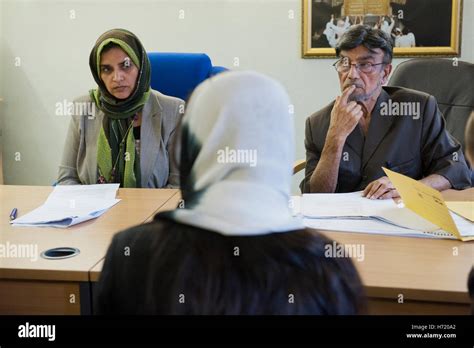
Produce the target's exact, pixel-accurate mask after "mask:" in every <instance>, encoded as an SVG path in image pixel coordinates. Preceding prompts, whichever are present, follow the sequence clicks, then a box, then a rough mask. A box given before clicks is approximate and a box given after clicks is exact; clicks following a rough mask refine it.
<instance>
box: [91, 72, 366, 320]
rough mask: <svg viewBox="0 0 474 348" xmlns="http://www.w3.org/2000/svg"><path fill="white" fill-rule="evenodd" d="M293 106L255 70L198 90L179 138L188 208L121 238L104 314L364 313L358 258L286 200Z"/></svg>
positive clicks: (106, 275) (108, 269)
mask: <svg viewBox="0 0 474 348" xmlns="http://www.w3.org/2000/svg"><path fill="white" fill-rule="evenodd" d="M290 104H291V103H290V101H289V98H288V95H287V94H286V92H285V90H284V89H283V87H282V86H281V85H280V84H279V83H277V82H276V81H274V80H272V79H270V78H268V77H266V76H263V75H261V74H258V73H254V72H226V73H223V74H221V75H218V76H216V77H214V78H211V79H209V80H207V81H206V82H204V83H202V84H201V85H200V86H199V87H198V88H197V89H196V90H195V92H194V93H193V95H192V96H191V99H190V101H189V104H188V108H187V110H186V113H185V116H184V121H183V124H182V129H181V138H180V142H181V162H180V163H181V164H180V170H181V184H182V186H181V191H182V197H183V200H184V206H185V207H184V208H181V209H176V210H173V211H171V212H165V213H161V214H157V215H156V216H155V219H154V221H153V222H152V223H149V224H146V225H141V226H137V227H134V228H132V229H129V230H127V231H124V232H121V233H119V234H117V235H116V236H115V237H114V239H113V241H112V244H111V246H110V247H109V250H108V252H107V256H106V259H105V264H104V268H103V270H102V274H101V277H100V281H99V284H98V287H97V288H98V291H97V293H98V295H97V298H96V302H95V303H96V305H95V307H94V308H96V311H97V313H98V314H198V315H201V314H212V315H220V314H232V315H239V314H358V313H361V312H363V311H364V310H365V297H364V291H363V286H362V284H361V281H360V278H359V276H358V273H357V271H356V269H355V268H354V265H353V263H352V261H351V260H350V259H349V258H344V257H342V258H336V257H329V256H328V257H326V255H328V254H327V250H328V248H334V247H336V245H337V244H336V243H335V242H333V241H332V240H330V239H328V238H326V237H324V236H323V235H321V234H319V233H318V232H317V231H314V230H311V229H305V228H304V226H303V225H302V222H301V220H300V219H298V218H295V217H293V215H292V211H291V209H290V207H289V200H290V183H291V177H292V163H293V154H294V139H293V137H294V136H293V131H294V129H293V121H294V120H293V117H292V115H291V114H290V112H289V105H290ZM126 247H128V248H129V253H128V254H127V255H124V248H126Z"/></svg>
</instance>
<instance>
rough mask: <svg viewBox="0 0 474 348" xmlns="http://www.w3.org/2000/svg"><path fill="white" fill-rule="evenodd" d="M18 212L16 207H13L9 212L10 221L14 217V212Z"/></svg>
mask: <svg viewBox="0 0 474 348" xmlns="http://www.w3.org/2000/svg"><path fill="white" fill-rule="evenodd" d="M17 213H18V209H17V208H13V210H12V212H11V213H10V221H11V220H15V219H16V214H17Z"/></svg>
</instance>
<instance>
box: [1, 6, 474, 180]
mask: <svg viewBox="0 0 474 348" xmlns="http://www.w3.org/2000/svg"><path fill="white" fill-rule="evenodd" d="M0 1H2V0H0ZM0 10H1V11H2V14H3V22H1V21H0V33H1V32H3V34H4V35H3V38H1V37H0V40H1V41H0V43H1V45H0V49H1V51H0V61H1V65H2V66H1V68H2V70H0V73H1V72H2V71H3V78H2V79H0V81H1V85H0V88H3V97H4V99H5V101H4V104H3V107H2V109H0V110H1V112H2V114H1V115H2V118H3V140H4V147H3V149H4V156H3V157H4V159H3V160H4V172H5V182H6V183H7V184H29V185H49V184H51V183H52V182H53V181H54V180H55V179H56V174H57V166H58V163H59V159H60V156H61V152H62V148H63V144H64V140H65V133H66V129H67V125H68V119H67V117H64V116H55V104H56V103H57V102H60V101H62V100H64V99H67V100H71V99H73V98H74V97H76V96H79V95H83V94H86V93H87V91H88V90H89V89H90V88H92V87H94V81H93V79H92V77H91V74H90V71H89V67H88V56H89V52H90V49H91V48H92V45H93V43H94V42H95V40H96V38H97V37H98V36H99V34H101V33H102V32H104V31H106V30H108V29H110V28H113V27H123V28H127V29H129V30H131V31H132V32H134V33H135V34H137V36H138V37H140V39H141V40H142V42H143V44H144V46H145V47H146V49H147V50H148V51H174V52H205V53H207V54H209V56H210V57H211V59H212V60H213V63H214V65H223V66H226V67H230V68H233V69H252V70H257V71H260V72H263V73H266V74H268V75H270V76H272V77H274V78H276V79H278V80H279V81H281V82H282V83H283V84H284V86H285V87H286V88H287V90H288V92H289V94H290V96H291V98H292V101H293V104H294V105H295V127H296V137H297V149H296V157H297V158H304V146H303V139H304V121H305V118H306V117H307V116H308V115H309V114H311V113H313V112H314V111H316V110H318V109H320V108H321V107H323V106H324V105H326V104H328V103H329V102H330V101H331V100H332V99H333V98H334V97H335V96H336V95H337V93H338V82H337V77H336V75H335V72H334V71H333V69H332V67H331V64H332V62H333V60H328V59H301V53H300V52H301V19H300V18H301V1H300V0H268V1H262V0H260V1H259V0H251V1H250V0H234V1H232V0H229V1H222V0H195V1H190V0H188V1H184V0H169V1H168V0H160V1H151V0H150V1H143V0H141V1H111V0H109V1H97V0H96V1H90V0H89V1H52V0H41V1H40V0H34V1H33V0H30V1H24V0H23V1H22V0H15V1H14V0H3V8H0ZM180 10H184V16H185V18H184V19H179V14H180ZM291 10H293V11H294V19H291V18H289V11H291ZM70 11H75V12H74V13H75V19H71V18H70V17H71V12H70ZM0 18H1V17H0ZM464 18H465V20H464V21H463V44H462V56H461V59H462V60H466V61H470V62H472V61H474V41H473V35H472V33H473V32H474V24H473V21H472V20H471V19H472V18H474V0H464ZM15 57H20V59H21V66H20V67H15V65H14V63H15ZM235 57H238V58H239V61H240V67H238V68H236V67H233V63H234V58H235ZM399 62H400V60H398V59H397V60H395V64H398V63H399ZM0 91H1V89H0ZM15 156H16V158H15ZM18 156H21V158H20V159H21V160H19V161H17V160H16V159H18ZM300 177H301V176H297V177H296V178H295V185H294V189H295V188H296V182H297V181H299V180H300Z"/></svg>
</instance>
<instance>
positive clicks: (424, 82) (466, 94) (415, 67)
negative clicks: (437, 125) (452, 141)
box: [388, 58, 474, 164]
mask: <svg viewBox="0 0 474 348" xmlns="http://www.w3.org/2000/svg"><path fill="white" fill-rule="evenodd" d="M388 85H389V86H400V87H406V88H411V89H416V90H419V91H422V92H425V93H428V94H431V95H433V96H434V97H435V98H436V100H437V101H438V105H439V109H440V110H441V112H442V113H443V116H444V118H445V120H446V128H447V129H448V131H449V132H450V133H451V135H453V136H454V137H455V138H456V139H457V140H458V141H459V142H460V143H461V145H462V146H463V149H464V144H465V141H464V132H465V129H466V123H467V120H468V118H469V115H470V114H471V112H472V111H473V110H474V64H471V63H467V62H463V61H458V60H456V59H441V58H421V59H411V60H408V61H405V62H403V63H401V64H399V65H398V66H397V68H396V69H395V71H394V72H393V74H392V77H391V78H390V81H389V82H388ZM471 164H474V163H471Z"/></svg>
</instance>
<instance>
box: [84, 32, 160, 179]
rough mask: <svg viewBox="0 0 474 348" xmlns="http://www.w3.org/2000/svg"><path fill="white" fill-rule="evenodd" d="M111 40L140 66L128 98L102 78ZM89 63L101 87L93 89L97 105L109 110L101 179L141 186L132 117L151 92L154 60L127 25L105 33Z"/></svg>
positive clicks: (99, 155)
mask: <svg viewBox="0 0 474 348" xmlns="http://www.w3.org/2000/svg"><path fill="white" fill-rule="evenodd" d="M109 44H114V45H116V46H119V47H120V48H121V49H122V50H123V51H124V52H125V53H126V54H127V55H128V56H129V57H130V59H131V60H132V62H133V64H134V65H135V66H136V67H137V68H138V70H139V73H138V76H137V82H136V86H135V89H134V91H133V92H132V94H131V95H130V96H129V97H128V98H127V99H117V98H115V97H114V96H113V95H112V94H111V93H110V92H109V91H108V90H107V87H106V86H105V83H104V82H103V81H102V79H101V78H100V59H101V54H102V52H103V49H104V48H105V47H106V46H108V45H109ZM89 66H90V69H91V72H92V76H94V80H95V81H96V82H97V85H98V87H99V88H98V89H92V90H90V91H89V94H90V96H91V99H92V100H93V101H94V102H95V104H96V106H97V108H99V109H100V110H102V111H103V112H104V114H105V117H104V123H103V126H102V129H101V131H100V134H99V139H98V142H97V165H98V173H99V178H98V182H107V183H109V182H115V183H120V184H121V186H122V187H140V166H139V163H140V161H139V158H138V156H137V153H136V149H135V137H134V135H133V129H132V127H131V122H132V118H133V116H134V115H136V114H137V113H138V112H139V111H140V110H141V109H142V108H143V105H145V103H146V102H147V100H148V98H149V96H150V79H151V74H150V61H149V59H148V55H147V54H146V51H145V49H144V47H143V46H142V44H141V42H140V40H138V38H137V37H136V36H135V35H134V34H133V33H131V32H129V31H127V30H124V29H113V30H109V31H107V32H105V33H104V34H102V35H101V36H100V37H99V39H97V42H96V43H95V45H94V47H93V48H92V51H91V54H90V57H89Z"/></svg>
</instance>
